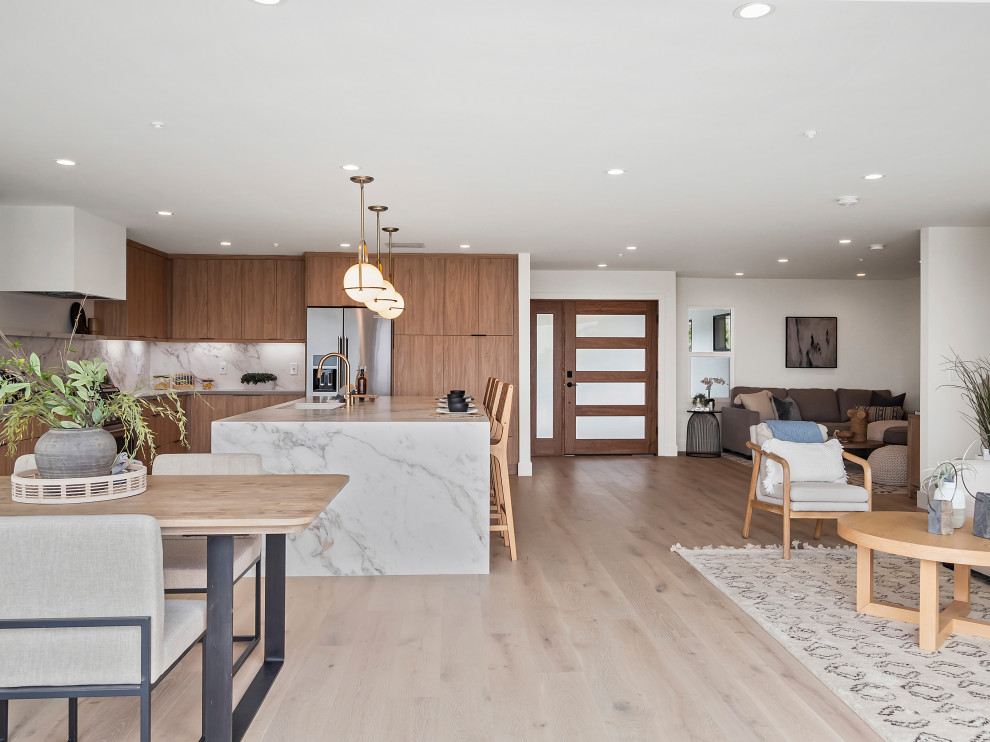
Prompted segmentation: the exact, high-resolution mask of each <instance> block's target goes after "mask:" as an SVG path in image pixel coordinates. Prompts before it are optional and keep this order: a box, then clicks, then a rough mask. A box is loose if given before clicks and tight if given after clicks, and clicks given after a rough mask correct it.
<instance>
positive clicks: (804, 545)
mask: <svg viewBox="0 0 990 742" xmlns="http://www.w3.org/2000/svg"><path fill="white" fill-rule="evenodd" d="M782 548H783V547H782V546H781V545H780V544H763V545H761V544H746V545H745V546H726V545H724V544H723V545H721V546H712V545H711V544H708V545H707V546H681V544H680V543H676V544H671V547H670V550H671V551H673V552H675V553H676V552H681V551H685V552H687V551H780V550H781V549H782ZM791 548H792V549H798V550H801V551H816V550H817V551H849V550H850V549H855V548H856V547H855V546H853V545H851V544H844V545H839V546H825V544H809V543H808V542H806V541H792V542H791Z"/></svg>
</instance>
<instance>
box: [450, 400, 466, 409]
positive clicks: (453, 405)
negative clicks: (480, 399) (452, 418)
mask: <svg viewBox="0 0 990 742" xmlns="http://www.w3.org/2000/svg"><path fill="white" fill-rule="evenodd" d="M447 409H448V410H450V411H451V412H467V411H468V403H467V402H465V401H464V400H463V399H459V400H457V399H455V400H454V401H453V402H451V401H450V400H449V399H448V400H447Z"/></svg>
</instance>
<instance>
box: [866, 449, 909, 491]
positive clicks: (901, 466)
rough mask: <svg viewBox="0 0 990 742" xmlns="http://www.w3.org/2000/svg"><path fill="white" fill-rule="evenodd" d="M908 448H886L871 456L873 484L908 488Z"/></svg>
mask: <svg viewBox="0 0 990 742" xmlns="http://www.w3.org/2000/svg"><path fill="white" fill-rule="evenodd" d="M907 458H908V447H907V446H884V447H883V448H878V449H877V450H876V451H874V452H873V453H871V454H870V458H869V462H870V468H871V469H873V483H874V484H883V485H886V486H887V487H907Z"/></svg>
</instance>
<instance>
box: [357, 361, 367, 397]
mask: <svg viewBox="0 0 990 742" xmlns="http://www.w3.org/2000/svg"><path fill="white" fill-rule="evenodd" d="M354 386H355V388H356V393H357V394H360V395H362V396H363V395H365V394H367V393H368V377H367V375H366V374H365V373H364V366H361V367H360V368H359V369H358V374H357V378H356V379H355V380H354Z"/></svg>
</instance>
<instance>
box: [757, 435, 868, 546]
mask: <svg viewBox="0 0 990 742" xmlns="http://www.w3.org/2000/svg"><path fill="white" fill-rule="evenodd" d="M818 427H819V428H820V429H821V433H822V443H824V442H825V440H826V428H825V426H824V425H819V426H818ZM750 437H751V440H748V441H746V446H747V447H748V448H749V449H750V450H751V451H752V452H753V475H752V477H751V478H750V484H749V499H748V501H747V503H746V520H745V521H744V522H743V532H742V535H743V538H749V526H750V523H751V522H752V519H753V510H754V509H756V510H766V511H769V512H771V513H777V514H778V515H782V516H783V517H784V542H783V552H784V553H783V557H784V559H790V558H791V520H793V519H797V518H803V519H813V520H815V539H818V538H819V537H821V535H822V526H823V525H824V523H825V519H826V518H839V517H841V516H843V515H847V514H849V513H861V512H864V511H867V510H872V509H873V481H872V472H871V469H870V464H869V463H868V462H867V461H866V460H865V459H861V458H860V457H859V456H853V455H852V454H851V453H849V452H848V451H843V452H842V458H843V460H844V461H850V462H852V463H854V464H857V465H858V466H860V467H862V469H863V486H862V487H860V486H858V485H853V484H844V483H842V482H792V481H791V467H790V464H788V462H787V460H786V459H785V458H783V457H782V456H778V455H777V454H774V453H770V452H768V451H764V450H763V444H764V443H765V442H766V441H767V440H770V439H771V438H772V437H773V434H772V433H771V432H770V429H769V426H768V425H767V424H766V423H761V424H760V425H753V426H752V427H751V428H750ZM804 445H815V444H804ZM767 459H769V460H771V461H775V462H776V463H778V464H780V466H781V467H782V468H783V479H784V481H783V489H782V490H781V491H777V490H776V488H775V490H774V491H773V492H767V490H766V488H765V486H764V480H765V477H766V460H767Z"/></svg>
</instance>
